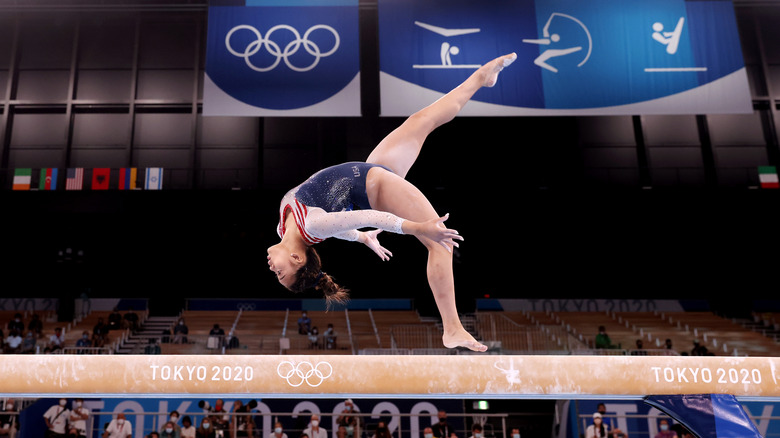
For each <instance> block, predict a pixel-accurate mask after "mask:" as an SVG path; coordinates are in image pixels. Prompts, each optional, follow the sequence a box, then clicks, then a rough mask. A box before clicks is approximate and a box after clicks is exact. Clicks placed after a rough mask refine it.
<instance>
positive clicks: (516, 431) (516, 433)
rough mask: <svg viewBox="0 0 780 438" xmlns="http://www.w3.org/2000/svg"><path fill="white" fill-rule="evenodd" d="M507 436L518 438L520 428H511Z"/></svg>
mask: <svg viewBox="0 0 780 438" xmlns="http://www.w3.org/2000/svg"><path fill="white" fill-rule="evenodd" d="M509 438H520V429H518V428H514V429H512V433H511V434H509Z"/></svg>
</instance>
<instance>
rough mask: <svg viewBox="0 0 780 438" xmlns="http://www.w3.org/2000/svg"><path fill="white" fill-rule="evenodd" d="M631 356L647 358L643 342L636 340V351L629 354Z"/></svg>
mask: <svg viewBox="0 0 780 438" xmlns="http://www.w3.org/2000/svg"><path fill="white" fill-rule="evenodd" d="M631 354H632V355H633V356H647V351H645V349H644V342H642V340H641V339H637V340H636V349H635V350H634V351H632V352H631Z"/></svg>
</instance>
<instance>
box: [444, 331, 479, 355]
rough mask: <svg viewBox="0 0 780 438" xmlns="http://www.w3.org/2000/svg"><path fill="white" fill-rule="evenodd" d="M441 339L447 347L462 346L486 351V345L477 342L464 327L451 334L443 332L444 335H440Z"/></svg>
mask: <svg viewBox="0 0 780 438" xmlns="http://www.w3.org/2000/svg"><path fill="white" fill-rule="evenodd" d="M442 341H443V342H444V346H445V347H447V348H457V347H464V348H468V349H469V350H472V351H480V352H482V351H487V346H485V345H483V344H481V343H479V342H478V341H477V340H476V339H474V337H473V336H471V335H470V334H469V333H468V332H467V331H466V330H464V329H460V330H458V331H457V332H455V333H451V334H447V333H445V334H444V336H442Z"/></svg>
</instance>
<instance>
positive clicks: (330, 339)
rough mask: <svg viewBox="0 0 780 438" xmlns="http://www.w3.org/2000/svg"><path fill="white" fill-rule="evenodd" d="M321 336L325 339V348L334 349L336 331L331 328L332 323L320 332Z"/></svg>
mask: <svg viewBox="0 0 780 438" xmlns="http://www.w3.org/2000/svg"><path fill="white" fill-rule="evenodd" d="M322 338H323V339H324V340H325V349H327V350H335V349H336V331H335V330H333V324H328V328H327V330H325V333H323V334H322Z"/></svg>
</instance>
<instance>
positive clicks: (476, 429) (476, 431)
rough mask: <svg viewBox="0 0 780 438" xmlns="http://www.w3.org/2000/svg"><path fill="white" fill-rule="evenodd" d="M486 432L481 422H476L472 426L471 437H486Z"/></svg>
mask: <svg viewBox="0 0 780 438" xmlns="http://www.w3.org/2000/svg"><path fill="white" fill-rule="evenodd" d="M484 437H485V434H484V433H483V431H482V425H481V424H479V423H474V425H473V426H471V436H470V437H469V438H484Z"/></svg>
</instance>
